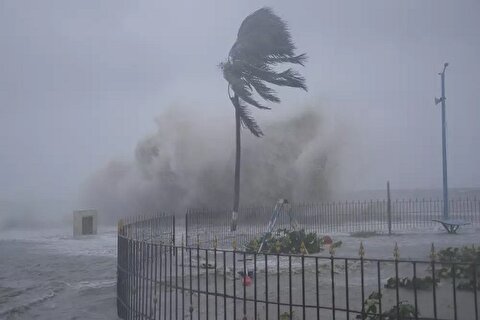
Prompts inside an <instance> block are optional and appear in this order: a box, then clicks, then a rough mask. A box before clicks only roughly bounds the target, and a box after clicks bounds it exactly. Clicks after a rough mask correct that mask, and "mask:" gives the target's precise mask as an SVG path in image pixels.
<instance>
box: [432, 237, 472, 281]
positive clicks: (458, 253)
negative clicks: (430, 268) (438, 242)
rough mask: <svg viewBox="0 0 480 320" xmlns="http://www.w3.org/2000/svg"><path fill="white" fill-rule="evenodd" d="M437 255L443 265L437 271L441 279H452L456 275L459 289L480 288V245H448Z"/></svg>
mask: <svg viewBox="0 0 480 320" xmlns="http://www.w3.org/2000/svg"><path fill="white" fill-rule="evenodd" d="M437 256H438V261H439V262H440V263H441V265H442V267H441V268H440V269H438V270H436V273H435V275H436V276H437V277H438V278H439V279H450V278H452V276H455V278H456V279H458V280H459V281H458V284H457V288H458V289H460V290H474V289H475V287H476V288H477V290H480V268H477V267H476V266H477V265H478V264H480V247H475V246H474V245H472V246H463V247H461V248H454V247H448V248H446V249H443V250H441V251H439V252H438V254H437ZM459 262H460V263H459ZM475 274H476V275H475ZM475 277H476V278H477V283H476V284H475Z"/></svg>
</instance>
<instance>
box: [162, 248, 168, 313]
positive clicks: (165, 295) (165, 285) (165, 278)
mask: <svg viewBox="0 0 480 320" xmlns="http://www.w3.org/2000/svg"><path fill="white" fill-rule="evenodd" d="M167 250H168V245H164V246H163V254H164V256H163V268H164V269H163V270H164V272H163V275H164V278H163V288H164V291H163V302H164V303H163V318H164V319H165V320H166V319H170V318H167V287H168V282H167V281H168V280H167V270H168V264H167V262H168V261H167V260H168V258H167Z"/></svg>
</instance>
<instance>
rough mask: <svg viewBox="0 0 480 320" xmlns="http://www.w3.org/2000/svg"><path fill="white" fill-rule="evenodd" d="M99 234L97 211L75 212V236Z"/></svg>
mask: <svg viewBox="0 0 480 320" xmlns="http://www.w3.org/2000/svg"><path fill="white" fill-rule="evenodd" d="M89 234H97V210H76V211H74V212H73V236H74V237H78V236H82V235H89Z"/></svg>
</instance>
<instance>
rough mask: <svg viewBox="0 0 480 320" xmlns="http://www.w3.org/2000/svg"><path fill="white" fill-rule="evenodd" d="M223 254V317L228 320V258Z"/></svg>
mask: <svg viewBox="0 0 480 320" xmlns="http://www.w3.org/2000/svg"><path fill="white" fill-rule="evenodd" d="M222 252H223V317H224V320H227V257H226V253H225V250H224V251H222Z"/></svg>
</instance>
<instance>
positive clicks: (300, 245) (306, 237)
mask: <svg viewBox="0 0 480 320" xmlns="http://www.w3.org/2000/svg"><path fill="white" fill-rule="evenodd" d="M263 240H264V244H263V247H262V252H266V253H292V254H298V253H317V252H320V251H322V250H323V246H324V240H323V238H322V237H320V236H317V234H316V233H314V232H309V233H306V232H305V230H304V229H302V230H298V231H296V230H288V229H278V230H276V231H275V232H269V233H267V234H265V236H264V237H261V238H255V239H253V240H252V241H250V242H249V243H248V244H247V245H246V247H245V250H246V251H247V252H250V253H253V252H258V250H259V248H260V245H261V243H262V241H263ZM341 245H342V242H341V241H338V242H335V243H332V244H331V246H332V247H334V248H336V247H339V246H341Z"/></svg>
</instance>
